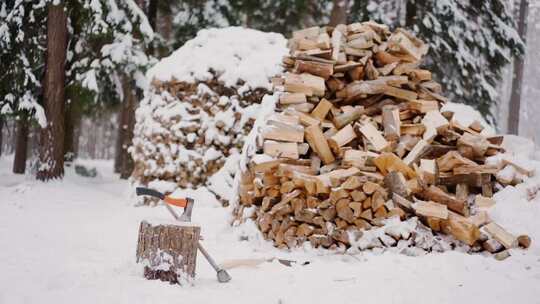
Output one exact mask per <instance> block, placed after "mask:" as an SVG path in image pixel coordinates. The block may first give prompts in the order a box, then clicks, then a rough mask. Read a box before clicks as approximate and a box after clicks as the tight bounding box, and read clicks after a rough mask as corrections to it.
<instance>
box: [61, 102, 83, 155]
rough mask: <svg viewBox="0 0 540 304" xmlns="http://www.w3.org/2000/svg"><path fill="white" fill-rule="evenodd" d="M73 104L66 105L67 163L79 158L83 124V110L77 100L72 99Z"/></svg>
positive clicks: (65, 146)
mask: <svg viewBox="0 0 540 304" xmlns="http://www.w3.org/2000/svg"><path fill="white" fill-rule="evenodd" d="M70 100H71V102H70V103H67V104H66V112H65V113H66V116H65V123H64V126H65V134H64V155H65V160H66V161H70V162H71V161H73V160H74V159H75V158H77V151H78V144H79V139H78V136H79V133H80V132H79V126H80V123H81V109H80V104H79V101H78V100H77V99H76V98H73V97H72V98H70Z"/></svg>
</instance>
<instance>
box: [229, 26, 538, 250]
mask: <svg viewBox="0 0 540 304" xmlns="http://www.w3.org/2000/svg"><path fill="white" fill-rule="evenodd" d="M289 46H290V48H291V49H290V55H289V56H286V57H285V58H284V61H283V62H284V64H285V66H286V67H287V70H288V72H287V73H286V74H285V75H284V76H283V77H280V78H276V79H274V84H275V88H276V90H275V91H276V93H275V96H276V100H278V101H276V102H278V105H277V109H276V111H275V112H274V113H272V114H270V115H268V116H267V117H265V118H264V126H263V127H261V128H260V129H255V130H253V132H254V134H255V133H257V140H254V142H253V143H251V144H252V147H251V149H249V148H246V147H245V148H244V152H245V153H246V155H245V157H246V159H247V160H248V161H247V167H246V168H247V169H246V170H245V171H243V172H242V173H241V178H239V183H240V186H239V194H240V203H239V205H238V206H236V208H235V213H236V219H237V220H239V221H242V220H243V219H244V218H245V217H246V216H247V217H250V218H252V219H253V220H254V221H255V222H256V224H257V226H258V228H259V229H260V230H261V231H262V233H263V235H264V237H265V238H266V239H269V240H272V241H273V242H274V244H275V245H276V246H277V247H280V248H287V247H289V248H291V247H295V246H298V245H300V244H303V243H304V242H306V241H309V242H310V243H311V244H312V245H313V246H314V247H324V248H351V247H353V248H358V249H367V248H374V247H383V246H384V247H396V246H397V247H400V248H401V249H402V250H411V249H410V248H415V249H417V248H421V250H426V251H431V250H445V249H449V248H453V247H454V246H468V247H467V248H469V250H471V251H482V250H484V249H485V250H487V251H490V252H493V253H495V252H498V251H501V250H503V249H505V248H506V249H508V248H512V247H515V246H517V244H518V238H517V237H515V236H514V235H512V234H510V233H509V232H507V231H506V230H504V229H503V228H502V227H500V226H498V225H497V224H495V223H493V222H491V220H490V218H489V216H488V213H487V212H486V210H488V209H489V208H490V206H492V205H493V204H494V203H495V201H494V200H493V199H492V195H493V193H494V191H496V190H497V189H501V188H502V186H504V185H507V184H513V183H516V182H519V181H520V178H521V177H518V176H523V175H530V174H532V172H531V171H530V170H529V169H528V168H526V167H523V166H520V165H519V164H517V163H515V162H513V161H512V160H510V159H505V160H504V161H500V160H501V157H500V154H499V153H500V152H502V150H503V149H502V148H501V142H502V140H503V137H502V136H489V135H488V132H487V126H485V125H483V124H482V123H480V122H479V121H474V122H472V123H470V124H467V125H463V124H461V123H460V120H459V117H457V115H458V114H456V113H453V112H451V111H446V110H444V107H443V106H444V104H445V103H446V102H447V100H446V98H445V97H444V96H443V95H442V92H441V86H440V85H439V84H438V83H437V82H435V81H434V80H433V79H432V75H431V73H430V71H428V70H425V69H422V68H421V67H420V63H421V60H422V58H423V56H424V55H425V54H426V53H427V52H428V47H427V45H425V44H424V42H422V41H421V40H419V39H418V38H416V37H414V36H413V35H411V34H410V33H409V32H407V31H405V30H403V29H397V30H396V31H394V32H390V30H389V29H388V27H386V26H385V25H381V24H376V23H373V22H364V23H354V24H350V25H347V26H345V25H339V26H337V27H335V28H331V27H324V28H319V27H313V28H308V29H304V30H301V31H297V32H294V33H293V37H292V39H291V40H290V41H289ZM258 123H259V122H257V124H258ZM250 151H251V153H250ZM503 168H504V169H503ZM505 171H508V174H506V173H505ZM516 173H517V175H516ZM442 239H445V241H444V242H442V241H441V240H442ZM459 241H460V242H459Z"/></svg>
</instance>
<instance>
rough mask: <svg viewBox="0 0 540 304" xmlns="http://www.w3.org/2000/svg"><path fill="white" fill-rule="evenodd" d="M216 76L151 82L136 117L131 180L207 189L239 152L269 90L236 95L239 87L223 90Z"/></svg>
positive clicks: (166, 189)
mask: <svg viewBox="0 0 540 304" xmlns="http://www.w3.org/2000/svg"><path fill="white" fill-rule="evenodd" d="M216 78H217V77H216ZM216 78H214V79H212V80H209V81H204V82H203V81H199V82H195V83H188V82H180V81H174V80H172V81H169V82H160V81H156V80H154V82H153V83H152V89H151V90H150V91H149V92H147V96H146V97H145V98H144V99H143V100H142V101H141V104H140V106H139V109H138V110H137V114H136V117H137V123H136V125H135V131H134V134H135V137H134V140H133V147H132V148H131V155H132V156H133V160H134V162H135V169H134V171H133V174H132V180H133V182H135V183H136V184H142V185H145V186H150V187H153V188H160V187H162V186H163V185H165V186H164V187H162V189H160V190H163V191H164V192H172V191H174V190H175V189H176V188H188V187H197V186H201V185H206V183H207V181H208V178H209V177H210V176H212V175H213V174H215V173H216V172H217V171H218V170H220V169H221V168H222V166H223V164H224V162H225V161H226V159H227V158H228V157H230V156H231V155H232V154H237V153H239V151H241V149H242V145H243V141H244V137H245V135H246V134H248V133H249V131H250V130H251V127H252V125H253V121H254V118H255V116H256V113H257V107H258V103H259V102H260V100H261V99H262V96H263V95H264V94H265V93H266V92H267V90H265V89H262V88H257V89H253V90H244V91H242V92H241V93H239V92H238V91H239V89H238V88H239V87H240V86H238V87H235V86H233V87H230V86H225V85H224V84H223V83H222V82H220V81H218V80H217V79H216ZM152 182H154V183H152ZM160 185H161V186H160ZM147 200H148V202H149V201H150V200H149V199H147Z"/></svg>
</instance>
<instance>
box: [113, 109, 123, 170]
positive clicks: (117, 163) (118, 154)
mask: <svg viewBox="0 0 540 304" xmlns="http://www.w3.org/2000/svg"><path fill="white" fill-rule="evenodd" d="M122 109H123V105H122V106H120V110H119V111H118V114H116V117H117V124H116V125H117V126H118V131H117V133H116V144H115V150H114V173H120V170H122V143H123V142H124V128H123V126H124V111H123V110H122Z"/></svg>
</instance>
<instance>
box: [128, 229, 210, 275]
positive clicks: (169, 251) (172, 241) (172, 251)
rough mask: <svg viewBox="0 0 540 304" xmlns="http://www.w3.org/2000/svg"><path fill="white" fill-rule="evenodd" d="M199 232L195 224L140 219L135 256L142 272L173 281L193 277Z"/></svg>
mask: <svg viewBox="0 0 540 304" xmlns="http://www.w3.org/2000/svg"><path fill="white" fill-rule="evenodd" d="M200 232H201V228H200V227H199V226H194V225H185V224H182V223H178V224H174V225H173V224H159V223H158V224H152V223H149V222H147V221H143V222H141V225H140V227H139V241H138V244H137V253H136V256H137V263H144V265H145V267H144V276H145V277H146V278H147V279H149V280H156V279H160V280H162V281H168V282H170V283H176V284H183V283H184V282H186V283H189V282H190V281H191V280H193V278H194V277H195V268H196V267H195V266H196V263H197V249H198V242H199V236H200Z"/></svg>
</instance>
